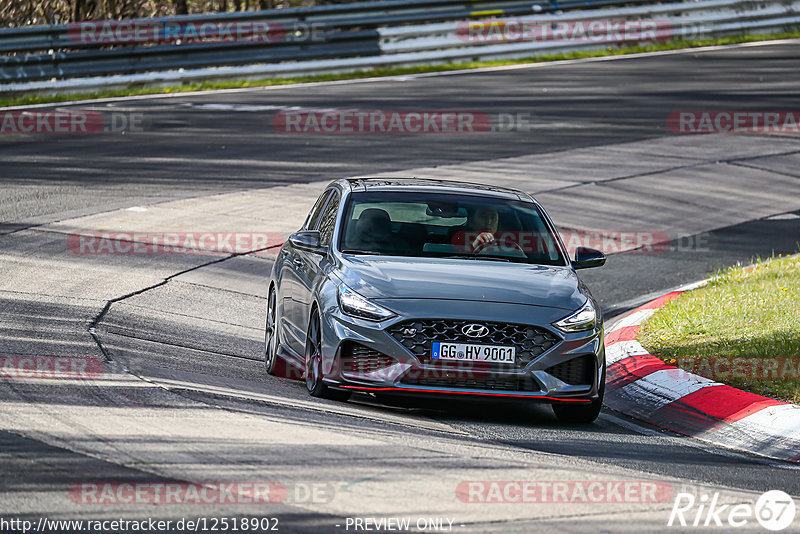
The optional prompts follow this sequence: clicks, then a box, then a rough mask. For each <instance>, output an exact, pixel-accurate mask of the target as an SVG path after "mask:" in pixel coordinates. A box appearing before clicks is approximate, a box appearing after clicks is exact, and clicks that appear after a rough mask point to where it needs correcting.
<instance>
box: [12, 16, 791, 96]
mask: <svg viewBox="0 0 800 534" xmlns="http://www.w3.org/2000/svg"><path fill="white" fill-rule="evenodd" d="M798 37H800V30H797V31H793V32H786V33H778V34H770V35H738V36H734V37H724V38H718V39H702V40H692V41H671V42H668V43H658V44H653V45H648V46H626V47H619V48H617V47H608V48H605V49H602V50H592V51H583V52H569V53H564V54H550V55H544V56H534V57H529V58H522V59H506V60H497V61H472V62H466V63H449V64H444V65H419V66H414V67H392V68H381V69H372V70H365V71H357V72H346V73H338V74H320V75H316V76H298V77H293V78H264V79H258V80H247V81H244V80H225V81H215V82H196V83H183V84H177V85H173V86H168V87H166V86H159V87H147V86H140V87H132V88H128V89H119V90H109V91H97V92H89V93H76V94H59V95H36V94H33V95H28V96H14V97H0V107H5V106H24V105H30V104H44V103H57V102H65V101H72V100H91V99H96V98H112V97H120V96H137V95H153V94H164V93H183V92H189V91H210V90H214V89H236V88H241V87H266V86H274V85H289V84H296V83H308V82H323V81H335V80H352V79H360V78H371V77H380V76H397V75H403V74H420V73H426V72H446V71H451V70H462V69H475V68H481V67H499V66H506V65H519V64H523V63H544V62H549V61H559V60H564V59H583V58H592V57H604V56H618V55H625V54H636V53H641V52H657V51H661V50H678V49H683V48H697V47H701V46H713V45H726V44H736V43H749V42H756V41H767V40H774V39H793V38H798Z"/></svg>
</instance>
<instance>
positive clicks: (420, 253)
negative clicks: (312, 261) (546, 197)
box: [338, 191, 565, 265]
mask: <svg viewBox="0 0 800 534" xmlns="http://www.w3.org/2000/svg"><path fill="white" fill-rule="evenodd" d="M343 217H344V218H343V220H342V231H341V232H340V237H339V243H338V245H339V249H340V250H341V251H342V252H344V253H350V254H368V255H391V256H411V257H457V258H463V259H470V260H486V261H508V262H520V263H534V264H542V265H565V260H564V257H563V255H562V254H561V251H560V249H559V247H558V245H557V241H556V237H555V236H554V235H553V233H552V232H551V231H550V229H549V227H548V225H547V223H546V222H545V220H544V216H543V214H542V213H541V212H540V210H539V208H538V207H537V206H536V205H535V204H533V203H531V202H525V201H521V200H511V199H504V198H494V197H482V196H474V195H457V194H441V193H439V194H436V193H428V192H425V193H423V192H396V191H391V192H390V191H371V192H362V193H353V194H351V195H350V197H349V200H348V204H347V206H346V208H345V211H344V216H343Z"/></svg>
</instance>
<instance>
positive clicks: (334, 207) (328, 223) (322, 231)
mask: <svg viewBox="0 0 800 534" xmlns="http://www.w3.org/2000/svg"><path fill="white" fill-rule="evenodd" d="M338 211H339V195H338V193H336V192H334V193H333V197H332V198H331V200H330V202H328V205H327V206H326V207H325V212H324V213H323V214H322V217H320V220H319V244H320V245H322V246H323V247H327V246H328V245H329V244H330V243H331V237H332V236H333V228H334V227H335V226H336V214H337V213H338Z"/></svg>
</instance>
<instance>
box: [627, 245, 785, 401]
mask: <svg viewBox="0 0 800 534" xmlns="http://www.w3.org/2000/svg"><path fill="white" fill-rule="evenodd" d="M639 342H640V343H641V344H642V345H644V347H645V348H646V349H647V350H648V351H649V352H650V354H652V355H654V356H657V357H659V358H661V359H662V360H664V361H665V362H666V363H668V364H672V365H676V366H677V367H679V368H681V369H683V370H686V371H691V372H693V373H696V374H699V375H701V376H705V377H706V378H711V379H713V380H716V381H718V382H722V383H725V384H729V385H731V386H733V387H736V388H740V389H744V390H746V391H751V392H753V393H757V394H759V395H764V396H766V397H772V398H775V399H779V400H783V401H786V402H791V403H795V404H800V255H795V256H790V257H778V258H773V259H771V260H770V261H767V262H765V263H759V264H758V265H757V266H756V267H755V268H753V269H750V270H745V269H742V268H740V267H739V268H731V269H728V270H725V271H722V272H719V273H717V276H716V277H715V278H714V279H713V280H712V281H711V282H709V283H708V285H706V286H704V287H701V288H699V289H695V290H693V291H688V292H686V293H683V294H681V295H680V296H679V297H678V298H677V299H675V300H673V301H671V302H669V303H668V304H667V305H666V306H664V307H663V308H661V309H660V310H658V311H657V312H656V313H655V314H654V315H653V316H652V317H651V318H650V319H648V320H647V321H645V322H644V324H642V327H641V329H640V333H639Z"/></svg>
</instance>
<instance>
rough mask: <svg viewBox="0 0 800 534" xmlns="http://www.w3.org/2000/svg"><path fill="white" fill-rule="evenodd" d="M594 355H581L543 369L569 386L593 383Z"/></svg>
mask: <svg viewBox="0 0 800 534" xmlns="http://www.w3.org/2000/svg"><path fill="white" fill-rule="evenodd" d="M594 367H595V365H594V357H592V356H581V357H579V358H573V359H571V360H567V361H566V362H562V363H559V364H558V365H554V366H552V367H548V368H547V369H545V370H544V371H545V372H546V373H548V374H551V375H553V376H554V377H556V378H558V379H559V380H561V381H562V382H564V383H566V384H569V385H571V386H584V385H591V384H593V383H594Z"/></svg>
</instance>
